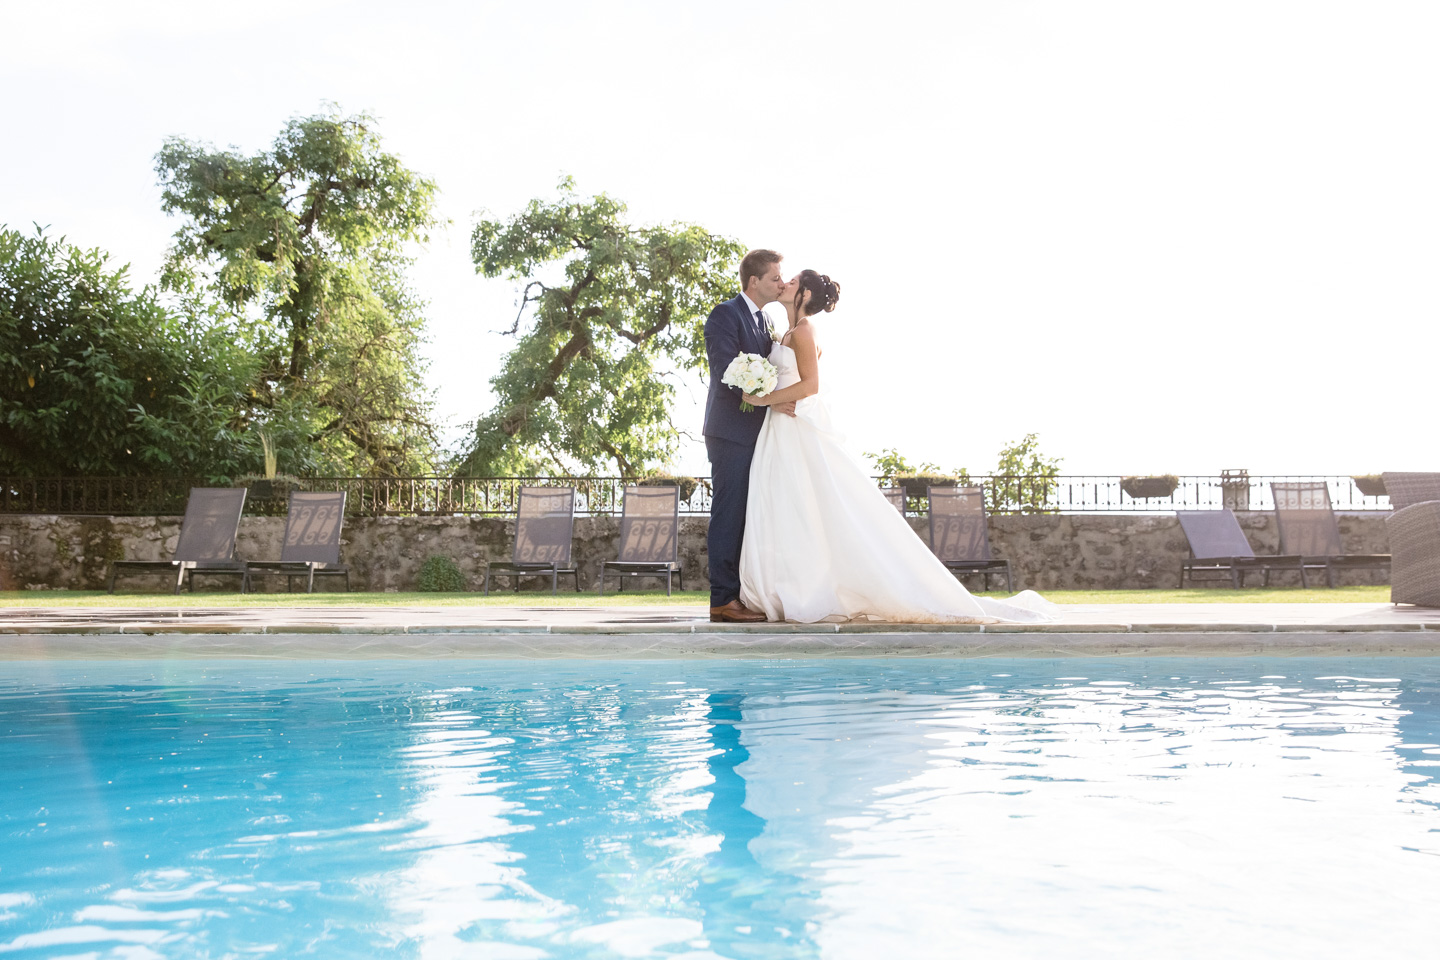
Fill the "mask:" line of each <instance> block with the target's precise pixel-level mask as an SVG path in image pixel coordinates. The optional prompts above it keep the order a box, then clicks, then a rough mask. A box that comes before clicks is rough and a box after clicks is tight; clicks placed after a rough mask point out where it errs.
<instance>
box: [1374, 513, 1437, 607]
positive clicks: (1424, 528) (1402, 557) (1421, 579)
mask: <svg viewBox="0 0 1440 960" xmlns="http://www.w3.org/2000/svg"><path fill="white" fill-rule="evenodd" d="M1385 533H1386V535H1387V536H1388V537H1389V538H1390V554H1391V556H1392V557H1393V558H1394V559H1393V565H1392V567H1391V572H1390V602H1391V603H1413V604H1416V605H1417V606H1421V607H1440V500H1426V501H1425V502H1423V503H1413V504H1411V505H1410V506H1408V507H1406V508H1405V509H1403V510H1397V511H1395V512H1394V513H1392V514H1390V516H1388V517H1386V518H1385Z"/></svg>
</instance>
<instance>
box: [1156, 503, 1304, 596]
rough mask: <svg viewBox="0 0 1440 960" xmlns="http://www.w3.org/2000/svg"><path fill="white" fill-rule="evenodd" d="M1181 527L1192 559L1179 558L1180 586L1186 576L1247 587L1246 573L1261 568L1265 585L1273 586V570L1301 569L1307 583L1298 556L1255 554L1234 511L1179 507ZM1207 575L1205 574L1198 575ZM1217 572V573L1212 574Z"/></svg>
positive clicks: (1191, 579)
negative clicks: (1271, 578) (1271, 581)
mask: <svg viewBox="0 0 1440 960" xmlns="http://www.w3.org/2000/svg"><path fill="white" fill-rule="evenodd" d="M1175 516H1177V517H1179V518H1180V528H1181V529H1182V530H1184V531H1185V539H1186V540H1188V541H1189V542H1190V557H1189V559H1186V560H1182V561H1180V588H1181V589H1182V590H1183V589H1184V588H1185V575H1186V574H1189V575H1190V583H1191V584H1192V585H1193V584H1196V583H1205V582H1213V581H1219V580H1229V581H1230V585H1231V586H1232V587H1236V588H1237V589H1238V588H1240V587H1243V586H1245V574H1247V573H1254V572H1255V571H1257V570H1258V571H1260V573H1261V574H1262V575H1263V579H1262V580H1261V581H1260V583H1261V585H1262V586H1266V587H1268V586H1270V571H1271V570H1298V571H1299V572H1300V585H1301V586H1302V587H1303V586H1305V585H1306V584H1305V564H1304V563H1302V562H1301V559H1300V557H1299V555H1298V554H1297V555H1296V556H1293V557H1279V556H1261V557H1257V556H1256V555H1255V551H1254V549H1253V548H1252V547H1251V546H1250V541H1249V540H1247V539H1245V531H1244V530H1241V529H1240V521H1239V520H1237V519H1235V513H1234V512H1233V511H1231V510H1177V511H1175ZM1197 574H1205V576H1197ZM1209 574H1218V576H1209Z"/></svg>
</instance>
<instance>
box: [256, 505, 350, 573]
mask: <svg viewBox="0 0 1440 960" xmlns="http://www.w3.org/2000/svg"><path fill="white" fill-rule="evenodd" d="M344 522H345V492H344V491H343V490H342V491H336V492H334V493H331V492H328V491H327V492H308V491H299V490H292V491H290V504H289V507H288V509H287V511H286V515H285V543H284V545H283V546H281V548H280V559H279V560H251V561H248V562H247V563H246V564H245V566H246V568H247V570H248V571H249V573H250V576H251V578H253V577H254V576H255V575H256V574H257V573H258V574H260V575H262V576H281V577H285V578H286V583H285V588H286V592H289V591H291V590H294V589H295V578H296V577H304V578H305V592H306V593H314V592H315V578H316V577H344V578H345V590H346V592H349V590H350V568H349V567H347V566H345V564H343V563H341V562H340V527H341V525H342V524H343V523H344Z"/></svg>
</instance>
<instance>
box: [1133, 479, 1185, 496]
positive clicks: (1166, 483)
mask: <svg viewBox="0 0 1440 960" xmlns="http://www.w3.org/2000/svg"><path fill="white" fill-rule="evenodd" d="M1179 485H1180V480H1179V478H1178V477H1121V478H1120V489H1121V490H1124V491H1125V492H1126V493H1128V494H1129V495H1130V496H1131V497H1133V498H1135V499H1136V500H1146V499H1149V498H1150V497H1168V496H1170V495H1171V494H1173V493H1174V492H1175V488H1176V487H1178V486H1179Z"/></svg>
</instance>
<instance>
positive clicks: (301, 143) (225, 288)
mask: <svg viewBox="0 0 1440 960" xmlns="http://www.w3.org/2000/svg"><path fill="white" fill-rule="evenodd" d="M155 169H156V172H157V173H158V174H159V177H160V185H161V187H162V188H163V191H164V192H163V205H164V208H165V210H166V212H167V213H171V214H178V215H179V216H181V217H182V218H183V223H182V224H181V227H180V229H179V230H178V231H177V232H176V234H175V242H174V245H173V247H172V249H171V252H170V257H169V260H168V262H167V264H166V270H165V276H164V284H165V286H166V288H167V289H170V290H174V291H178V292H182V293H189V294H195V293H197V292H200V291H208V292H210V293H213V295H215V296H216V297H217V298H218V299H219V301H220V302H222V303H223V304H225V305H226V306H227V307H228V308H230V309H231V310H234V311H236V312H238V313H240V314H242V315H243V316H244V317H245V318H246V320H247V321H248V322H249V327H248V338H249V343H248V346H249V347H250V349H251V350H253V351H254V352H255V353H256V355H257V356H258V357H259V358H260V367H259V370H258V374H257V377H256V389H255V394H254V396H253V398H252V399H251V401H250V405H251V406H252V407H254V408H256V409H258V410H259V411H261V413H260V415H262V416H263V415H264V412H265V411H275V410H279V409H282V408H288V409H290V410H297V411H298V410H301V409H304V410H307V411H308V416H309V417H310V436H309V439H310V441H311V442H312V443H313V444H315V445H316V446H317V448H318V457H319V459H320V460H321V461H322V465H323V468H324V469H329V470H337V471H345V472H356V473H369V472H377V473H382V474H399V473H411V472H424V471H426V470H429V469H431V468H432V467H433V456H434V454H435V452H436V443H435V431H434V426H433V423H432V418H431V401H430V399H429V396H428V394H427V393H426V392H425V391H424V388H423V386H422V377H423V373H424V363H423V362H422V360H421V358H420V356H419V346H420V344H421V343H422V340H423V331H424V317H423V315H422V312H421V304H420V303H419V302H418V301H417V300H416V299H415V297H414V296H413V295H412V294H411V292H410V290H409V288H408V287H407V285H406V280H405V271H406V268H407V267H408V266H409V265H410V263H411V261H412V257H411V255H410V253H409V251H410V250H411V248H412V246H413V244H414V243H416V242H421V241H424V240H427V239H428V231H429V230H430V229H431V228H432V227H434V226H436V225H437V223H438V221H437V219H436V216H435V213H434V201H435V193H436V188H435V185H434V183H432V182H431V181H429V180H427V179H425V178H423V177H420V176H419V175H417V174H415V173H414V172H412V171H410V170H408V169H406V168H405V166H404V165H403V164H401V162H400V160H399V159H398V158H396V157H395V156H394V155H392V154H390V153H387V152H385V150H384V149H383V144H382V142H381V139H380V136H379V134H378V133H377V132H376V131H375V129H374V120H373V119H372V118H371V117H369V116H366V115H359V116H353V117H346V116H342V115H340V114H339V113H338V112H332V113H329V114H324V115H320V116H312V117H305V118H300V119H295V120H291V121H290V122H289V123H288V124H286V126H285V129H284V130H283V131H282V132H281V133H280V136H279V137H278V138H277V139H276V141H275V143H274V145H273V146H272V147H271V148H270V149H269V150H264V151H261V152H259V153H255V154H244V153H240V152H238V151H235V150H216V149H215V148H213V147H211V146H209V145H207V144H199V143H192V142H189V141H185V140H181V139H174V138H172V139H170V140H167V141H166V142H165V146H164V148H163V149H161V151H160V153H159V154H158V155H157V156H156V165H155Z"/></svg>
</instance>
